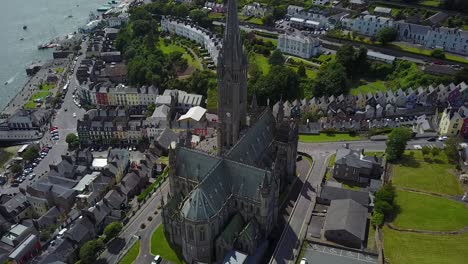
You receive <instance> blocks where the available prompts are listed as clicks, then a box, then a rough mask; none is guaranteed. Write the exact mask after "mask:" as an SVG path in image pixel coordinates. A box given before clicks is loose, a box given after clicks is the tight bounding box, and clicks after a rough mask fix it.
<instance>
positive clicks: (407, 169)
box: [392, 151, 463, 195]
mask: <svg viewBox="0 0 468 264" xmlns="http://www.w3.org/2000/svg"><path fill="white" fill-rule="evenodd" d="M413 153H414V157H410V155H409V151H406V152H405V156H404V158H403V161H402V162H400V164H397V165H394V167H393V177H392V181H393V184H394V185H395V186H398V187H405V188H410V189H415V190H421V191H427V192H433V193H440V194H447V195H460V194H462V191H463V190H462V188H461V186H460V184H459V183H458V181H457V179H456V177H455V176H454V175H452V174H451V173H450V170H451V169H453V168H454V166H453V164H449V163H448V161H447V156H446V155H445V153H444V152H441V153H440V154H439V156H438V157H436V159H434V160H432V159H431V158H429V159H427V158H426V159H424V158H423V156H422V152H421V151H413Z"/></svg>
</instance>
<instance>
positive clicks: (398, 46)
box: [387, 43, 468, 63]
mask: <svg viewBox="0 0 468 264" xmlns="http://www.w3.org/2000/svg"><path fill="white" fill-rule="evenodd" d="M387 45H388V46H389V47H393V48H395V49H400V50H404V51H407V52H411V53H415V54H420V55H425V56H431V50H429V49H424V48H417V47H413V46H410V45H405V44H403V43H391V44H387ZM445 58H446V59H447V60H451V61H455V62H463V63H468V60H466V59H465V58H463V57H461V56H456V55H452V54H448V53H445ZM434 60H437V59H436V58H434Z"/></svg>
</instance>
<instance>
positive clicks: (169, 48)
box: [158, 39, 201, 69]
mask: <svg viewBox="0 0 468 264" xmlns="http://www.w3.org/2000/svg"><path fill="white" fill-rule="evenodd" d="M158 47H159V48H160V49H161V51H162V52H163V53H164V54H169V53H171V52H175V51H179V52H182V53H183V54H184V55H183V56H182V58H184V59H186V60H187V63H188V65H189V66H192V67H194V68H196V69H201V66H200V63H198V62H197V61H196V60H195V59H194V58H193V57H192V56H191V53H190V52H189V51H188V50H186V49H185V48H184V47H182V46H179V45H177V44H174V43H171V44H169V45H166V44H165V43H164V39H159V43H158Z"/></svg>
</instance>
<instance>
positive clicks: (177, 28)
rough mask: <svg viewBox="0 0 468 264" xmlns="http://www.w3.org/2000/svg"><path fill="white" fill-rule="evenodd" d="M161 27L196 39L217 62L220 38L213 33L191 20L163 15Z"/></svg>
mask: <svg viewBox="0 0 468 264" xmlns="http://www.w3.org/2000/svg"><path fill="white" fill-rule="evenodd" d="M161 27H162V30H163V31H166V32H169V33H172V34H176V35H179V36H182V37H185V38H188V39H190V40H194V41H196V42H197V43H199V44H200V45H202V46H203V47H204V48H205V49H206V50H207V51H208V53H209V54H210V57H211V59H212V60H213V62H214V63H215V64H217V61H218V54H219V50H220V49H221V46H222V43H221V39H220V38H218V36H216V35H215V34H213V33H211V32H209V31H208V30H206V29H204V28H201V27H199V26H196V25H194V24H193V23H191V22H188V21H180V20H177V19H174V18H171V17H163V18H162V19H161Z"/></svg>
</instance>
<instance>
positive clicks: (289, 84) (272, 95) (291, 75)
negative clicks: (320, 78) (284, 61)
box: [250, 65, 301, 104]
mask: <svg viewBox="0 0 468 264" xmlns="http://www.w3.org/2000/svg"><path fill="white" fill-rule="evenodd" d="M298 87H299V76H298V75H297V73H296V71H294V70H293V69H291V68H289V67H286V66H284V65H281V66H273V67H271V69H270V71H269V73H268V74H267V75H266V76H261V77H260V78H259V79H258V81H257V82H256V83H255V84H253V87H252V88H251V91H250V92H251V93H255V94H256V95H257V99H258V100H259V101H260V102H266V101H267V99H270V100H271V102H276V101H278V100H279V99H280V97H281V96H283V99H284V100H286V99H287V100H289V99H294V98H298V97H300V96H301V95H300V94H299V89H298ZM261 104H263V103H261Z"/></svg>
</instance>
